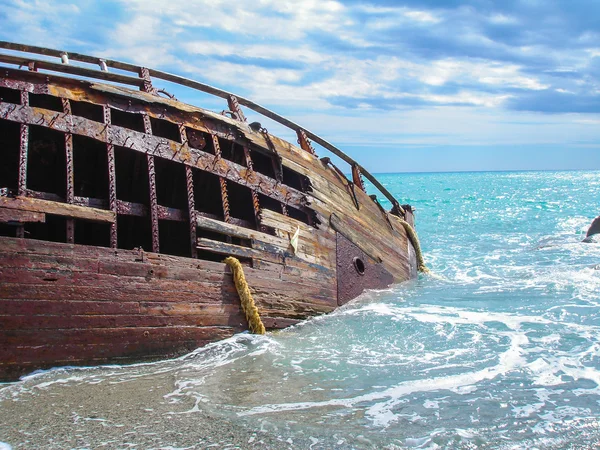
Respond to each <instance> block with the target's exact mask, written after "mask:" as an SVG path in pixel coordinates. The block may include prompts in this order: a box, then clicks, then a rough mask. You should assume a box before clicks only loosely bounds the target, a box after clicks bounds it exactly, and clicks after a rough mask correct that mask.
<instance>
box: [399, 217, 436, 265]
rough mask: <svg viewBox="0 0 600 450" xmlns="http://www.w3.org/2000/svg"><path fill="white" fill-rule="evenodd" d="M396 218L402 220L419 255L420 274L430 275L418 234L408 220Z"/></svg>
mask: <svg viewBox="0 0 600 450" xmlns="http://www.w3.org/2000/svg"><path fill="white" fill-rule="evenodd" d="M396 218H397V219H399V220H400V223H401V224H402V226H403V227H404V230H406V235H407V236H408V239H410V242H411V244H412V245H413V247H414V248H415V253H416V254H417V270H418V271H419V272H423V273H429V269H428V268H427V266H426V265H425V260H424V259H423V252H422V251H421V244H419V236H417V232H416V231H415V229H414V228H413V227H412V226H411V225H410V223H408V222H407V221H406V220H404V219H402V218H400V217H397V216H396Z"/></svg>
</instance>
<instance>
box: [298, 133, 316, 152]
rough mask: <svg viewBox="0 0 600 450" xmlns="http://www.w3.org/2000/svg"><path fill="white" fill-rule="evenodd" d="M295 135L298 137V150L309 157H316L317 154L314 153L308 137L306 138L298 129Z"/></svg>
mask: <svg viewBox="0 0 600 450" xmlns="http://www.w3.org/2000/svg"><path fill="white" fill-rule="evenodd" d="M296 134H297V135H298V144H300V148H301V149H302V150H305V151H307V152H308V153H310V154H311V155H316V154H317V153H316V152H315V149H314V147H313V146H312V144H311V142H310V140H309V139H308V136H306V133H305V132H304V130H303V129H299V130H298V131H297V133H296Z"/></svg>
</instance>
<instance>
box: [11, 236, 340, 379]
mask: <svg viewBox="0 0 600 450" xmlns="http://www.w3.org/2000/svg"><path fill="white" fill-rule="evenodd" d="M161 256H162V255H156V254H151V253H144V252H139V251H127V250H121V249H119V250H112V249H108V248H98V247H89V246H82V245H72V244H63V243H55V242H45V241H34V240H25V239H15V238H8V237H0V295H1V296H2V298H1V299H0V342H2V344H3V345H2V346H0V374H1V376H2V378H3V379H14V378H15V377H18V376H20V375H22V374H25V373H27V372H30V371H32V370H35V369H40V368H47V367H54V366H57V365H79V364H99V363H104V362H116V361H119V362H131V361H139V360H142V359H149V358H153V357H167V356H174V355H179V354H182V353H185V352H189V351H191V350H193V349H195V348H197V347H200V346H202V345H204V344H206V343H208V342H213V341H216V340H219V339H223V338H226V337H229V336H231V335H232V334H234V333H237V332H240V331H242V330H245V329H246V328H247V324H246V319H245V318H244V315H243V313H242V311H241V309H240V306H239V298H238V296H237V293H236V291H235V287H234V285H233V282H232V278H231V274H230V272H229V269H228V268H227V267H226V266H225V265H224V264H221V263H216V262H211V261H202V260H194V259H190V258H180V257H167V258H166V259H167V261H166V262H163V261H161V259H160V257H161ZM142 260H143V261H142ZM245 272H246V277H247V279H248V283H249V284H250V285H251V286H253V289H254V290H255V298H256V301H257V304H258V305H259V307H260V308H261V312H262V315H263V322H264V323H265V325H266V326H267V327H269V328H281V327H285V326H288V325H291V324H293V323H296V322H297V320H298V319H295V318H294V317H295V316H298V317H299V318H303V317H306V316H308V315H314V314H320V313H324V312H329V311H332V310H333V309H334V308H335V307H336V297H335V291H334V285H333V281H334V280H327V279H326V278H324V277H323V278H322V279H320V280H319V279H315V278H314V277H313V278H312V279H309V280H306V279H305V278H304V277H302V276H301V274H300V273H295V274H294V273H293V272H294V271H293V270H290V271H286V273H283V274H281V276H279V275H277V276H274V275H272V274H273V272H269V271H264V270H257V269H252V268H249V267H248V268H246V269H245ZM288 272H291V273H288ZM268 291H270V292H271V294H269V292H268ZM303 298H306V299H308V298H311V299H315V300H317V299H320V301H311V302H310V303H306V302H303V301H301V300H299V299H303Z"/></svg>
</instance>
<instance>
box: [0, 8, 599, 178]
mask: <svg viewBox="0 0 600 450" xmlns="http://www.w3.org/2000/svg"><path fill="white" fill-rule="evenodd" d="M599 17H600V1H597V0H570V1H569V0H564V1H557V0H498V1H491V0H470V1H469V0H465V1H459V0H420V1H417V0H415V1H413V0H372V1H352V0H350V1H339V2H338V1H327V0H322V1H318V0H253V1H247V0H238V1H233V0H231V1H229V0H226V1H222V0H122V1H119V0H110V1H96V2H94V1H88V0H77V1H73V2H68V1H66V2H50V1H47V0H2V2H1V3H0V39H2V40H9V41H15V42H20V43H27V44H33V45H40V46H46V47H52V48H59V49H64V50H71V51H77V52H82V53H88V54H93V55H98V56H104V57H108V58H112V59H119V60H124V61H128V62H134V63H137V64H140V65H146V66H150V67H154V68H157V69H161V70H165V71H168V72H173V73H177V74H179V75H183V76H186V77H190V78H194V79H197V80H199V81H203V82H206V83H208V84H212V85H215V86H217V87H220V88H223V89H226V90H230V91H233V92H236V93H238V94H239V95H243V96H245V97H248V98H250V99H252V100H254V101H256V102H258V103H261V104H263V105H264V106H266V107H268V108H270V109H273V110H274V111H276V112H278V113H281V114H283V115H285V116H287V117H289V118H291V119H292V120H294V121H296V122H298V123H300V124H302V125H303V126H304V127H305V128H307V129H309V130H311V131H313V132H315V133H317V134H319V135H321V136H323V137H324V138H325V139H328V140H329V141H331V142H332V143H334V144H335V145H337V146H338V147H340V148H342V149H343V150H345V151H346V152H347V153H349V154H350V155H352V156H353V157H354V158H356V159H357V160H359V161H360V162H361V163H363V164H364V165H365V166H366V167H367V168H369V169H370V170H372V171H374V172H396V171H454V170H506V169H509V170H515V169H517V170H518V169H600V78H599V77H600V19H599ZM167 90H172V91H174V93H175V94H176V95H177V97H178V98H179V99H180V100H183V101H187V102H191V103H196V104H199V103H201V104H199V106H203V105H206V106H208V107H209V108H211V109H217V110H220V109H224V105H223V104H222V102H220V101H219V102H216V101H214V100H212V101H211V100H207V99H205V98H204V97H202V96H198V95H196V94H194V93H190V92H187V93H186V92H185V91H180V90H178V89H176V88H174V87H169V86H167ZM263 125H265V126H266V127H267V128H268V129H269V130H270V131H271V132H276V134H280V135H281V134H283V135H284V137H286V138H288V139H290V140H291V139H293V136H292V135H290V134H289V133H288V134H286V131H285V130H282V129H280V128H278V127H276V126H274V125H273V124H268V123H266V122H264V121H263ZM320 153H323V154H325V152H320Z"/></svg>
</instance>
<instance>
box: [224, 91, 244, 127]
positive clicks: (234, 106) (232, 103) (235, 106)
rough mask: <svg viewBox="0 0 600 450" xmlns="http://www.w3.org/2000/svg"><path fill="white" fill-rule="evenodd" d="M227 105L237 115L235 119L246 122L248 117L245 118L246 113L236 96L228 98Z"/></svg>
mask: <svg viewBox="0 0 600 450" xmlns="http://www.w3.org/2000/svg"><path fill="white" fill-rule="evenodd" d="M227 105H228V106H229V110H230V111H231V112H232V113H233V114H234V115H235V117H234V119H236V120H239V121H240V122H245V121H246V116H244V112H243V111H242V108H241V106H240V104H239V102H238V99H237V97H236V96H235V95H230V96H228V97H227Z"/></svg>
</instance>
